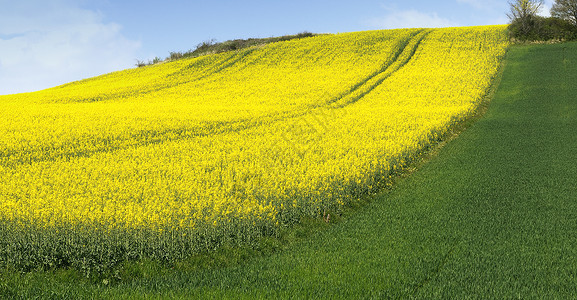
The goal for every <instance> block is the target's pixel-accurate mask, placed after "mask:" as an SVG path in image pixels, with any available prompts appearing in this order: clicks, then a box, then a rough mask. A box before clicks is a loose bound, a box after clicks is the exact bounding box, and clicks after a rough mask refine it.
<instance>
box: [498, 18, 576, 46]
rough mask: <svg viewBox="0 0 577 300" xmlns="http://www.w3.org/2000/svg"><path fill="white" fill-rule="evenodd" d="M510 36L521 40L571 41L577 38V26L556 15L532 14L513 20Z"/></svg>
mask: <svg viewBox="0 0 577 300" xmlns="http://www.w3.org/2000/svg"><path fill="white" fill-rule="evenodd" d="M509 36H510V37H511V39H513V40H516V41H521V42H527V41H571V40H576V39H577V26H575V25H573V24H571V22H569V21H567V20H564V19H560V18H556V17H549V18H544V17H541V16H531V17H528V18H527V19H515V20H513V21H512V22H511V24H510V25H509Z"/></svg>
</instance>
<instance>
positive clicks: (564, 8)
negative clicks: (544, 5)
mask: <svg viewBox="0 0 577 300" xmlns="http://www.w3.org/2000/svg"><path fill="white" fill-rule="evenodd" d="M551 16H553V17H557V18H561V19H564V20H567V21H569V22H571V23H572V24H573V25H577V0H555V3H554V4H553V7H551Z"/></svg>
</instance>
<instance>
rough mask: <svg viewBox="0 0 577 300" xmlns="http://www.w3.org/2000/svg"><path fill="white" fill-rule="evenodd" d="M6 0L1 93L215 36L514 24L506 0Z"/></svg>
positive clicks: (118, 66) (1, 14)
mask: <svg viewBox="0 0 577 300" xmlns="http://www.w3.org/2000/svg"><path fill="white" fill-rule="evenodd" d="M552 2H553V1H552V0H548V1H546V7H545V8H544V10H543V13H544V14H545V15H546V13H547V12H548V10H549V7H550V6H551V3H552ZM0 7H1V9H0V95H2V94H11V93H19V92H29V91H35V90H40V89H44V88H48V87H52V86H56V85H60V84H63V83H66V82H70V81H75V80H80V79H83V78H88V77H92V76H96V75H100V74H104V73H108V72H112V71H116V70H122V69H126V68H132V67H134V64H135V63H136V60H137V59H139V60H148V59H152V58H154V57H156V56H158V57H162V58H164V57H166V56H168V55H169V52H171V51H186V50H189V49H194V48H195V46H196V45H197V44H198V43H200V42H202V41H205V40H209V39H216V40H217V41H225V40H229V39H235V38H249V37H271V36H280V35H286V34H295V33H299V32H302V31H310V32H315V33H339V32H352V31H363V30H373V29H391V28H410V27H448V26H474V25H491V24H505V23H507V22H508V20H507V17H506V15H505V13H506V12H507V10H508V4H507V1H505V0H441V1H425V0H355V1H340V0H332V1H328V0H285V1H280V0H268V1H265V0H245V1H232V0H189V1H184V0H163V1H151V0H18V1H15V0H0Z"/></svg>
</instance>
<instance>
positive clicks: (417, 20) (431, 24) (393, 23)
mask: <svg viewBox="0 0 577 300" xmlns="http://www.w3.org/2000/svg"><path fill="white" fill-rule="evenodd" d="M385 10H387V14H386V15H385V16H382V17H377V18H371V19H368V20H367V21H366V22H365V23H366V24H367V25H369V26H370V27H374V28H379V29H395V28H437V27H453V26H459V24H457V23H456V22H453V21H451V20H449V19H446V18H442V17H440V16H439V15H438V14H437V13H435V12H430V13H425V12H420V11H417V10H398V9H396V8H387V7H385Z"/></svg>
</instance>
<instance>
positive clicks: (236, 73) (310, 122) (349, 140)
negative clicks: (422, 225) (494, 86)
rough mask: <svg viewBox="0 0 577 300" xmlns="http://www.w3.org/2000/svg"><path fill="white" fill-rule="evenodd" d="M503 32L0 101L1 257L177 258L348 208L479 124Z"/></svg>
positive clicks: (353, 40) (363, 44) (354, 36)
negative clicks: (469, 123)
mask: <svg viewBox="0 0 577 300" xmlns="http://www.w3.org/2000/svg"><path fill="white" fill-rule="evenodd" d="M505 30H506V27H505V26H483V27H469V28H447V29H403V30H386V31H370V32H357V33H345V34H336V35H320V36H315V37H311V38H306V39H300V40H292V41H287V42H279V43H273V44H269V45H266V46H260V47H254V48H248V49H244V50H238V51H234V52H227V53H222V54H215V55H207V56H202V57H198V58H191V59H182V60H177V61H172V62H165V63H162V64H158V65H153V66H148V67H143V68H137V69H131V70H126V71H121V72H116V73H111V74H107V75H103V76H100V77H95V78H91V79H87V80H82V81H78V82H73V83H69V84H66V85H63V86H59V87H55V88H52V89H48V90H44V91H40V92H35V93H28V94H17V95H9V96H1V97H0V178H1V181H0V220H1V222H0V224H1V226H0V244H2V245H4V246H0V262H4V263H7V262H12V263H14V264H18V265H24V266H28V267H33V266H34V265H35V264H36V265H38V264H40V265H48V266H52V265H53V264H64V265H65V264H72V265H84V264H86V260H84V261H83V260H82V259H83V258H86V257H87V256H90V255H92V256H90V257H93V261H103V260H106V259H108V260H112V258H113V257H116V256H118V257H123V258H126V257H143V256H152V257H161V258H165V259H172V258H173V257H180V256H179V255H184V254H178V255H177V254H174V255H173V254H170V253H177V252H179V251H181V252H184V251H193V250H194V251H196V250H199V249H200V250H202V249H211V248H214V247H216V245H219V244H221V243H223V242H224V241H235V242H236V241H244V242H246V241H250V240H253V239H254V238H255V237H259V236H262V235H267V234H274V232H275V230H276V228H279V226H284V225H286V224H290V223H291V222H295V221H296V220H298V219H299V218H301V217H303V216H318V215H321V214H323V213H324V212H325V211H327V210H331V211H335V210H337V211H338V209H339V208H341V207H343V206H344V205H347V204H350V203H352V202H354V201H356V200H357V199H359V197H360V196H362V195H364V194H367V193H371V192H374V191H376V190H377V189H378V188H379V186H382V184H383V183H386V182H387V178H388V177H389V176H391V175H392V174H393V173H394V172H395V171H396V170H397V169H399V168H402V167H403V166H404V165H406V163H407V162H409V161H411V160H412V159H414V158H415V157H418V156H419V155H420V153H421V152H422V151H423V150H424V149H426V148H427V147H429V146H430V145H431V144H432V143H434V142H436V141H438V140H439V139H440V138H442V137H443V135H444V134H445V133H446V132H447V130H449V129H450V128H451V127H452V126H454V125H455V124H456V123H458V122H459V121H461V120H463V119H465V118H467V117H468V116H470V115H471V114H472V113H473V111H474V110H475V109H476V108H477V106H478V104H479V102H480V101H481V100H482V98H483V96H484V95H485V94H486V92H487V90H488V88H489V87H490V84H491V81H492V79H493V78H494V76H495V75H496V74H497V71H498V68H499V65H500V60H501V58H502V57H503V55H504V53H505V51H506V48H507V45H508V42H507V36H506V33H505ZM30 230H34V233H33V234H32V233H30V232H28V231H30ZM15 238H16V239H19V241H20V245H21V246H14V245H8V243H5V242H6V240H7V239H15ZM3 239H4V240H3ZM91 241H92V242H91ZM3 243H4V244H3ZM86 243H90V244H89V245H86ZM103 243H105V244H103ZM106 243H108V244H106ZM84 247H88V248H90V250H83V249H84ZM119 247H120V248H119ZM38 249H41V250H38ZM54 249H56V250H54ZM114 249H116V250H114ZM118 249H121V250H118ZM35 251H36V252H35ZM55 251H56V252H58V251H60V252H58V253H57V254H54V253H55ZM114 251H116V252H114ZM171 251H173V252H171ZM113 252H114V253H116V254H114V253H113ZM18 253H20V254H22V253H27V254H22V255H20V256H19V257H21V258H18V259H16V258H14V257H15V256H14V255H15V254H18ZM35 253H36V254H38V253H43V254H42V255H43V257H44V260H42V259H33V258H31V257H32V256H34V255H35ZM62 253H66V254H62ZM75 253H76V254H75ZM103 253H104V254H103ZM106 253H108V254H106ZM111 253H113V254H111ZM167 253H168V254H167ZM42 255H40V256H42ZM99 255H100V256H99ZM62 257H64V258H62ZM115 259H118V258H115ZM36 260H37V261H36ZM30 261H34V262H30Z"/></svg>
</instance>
